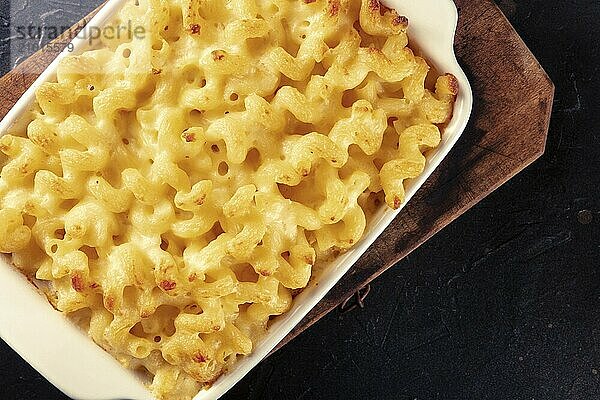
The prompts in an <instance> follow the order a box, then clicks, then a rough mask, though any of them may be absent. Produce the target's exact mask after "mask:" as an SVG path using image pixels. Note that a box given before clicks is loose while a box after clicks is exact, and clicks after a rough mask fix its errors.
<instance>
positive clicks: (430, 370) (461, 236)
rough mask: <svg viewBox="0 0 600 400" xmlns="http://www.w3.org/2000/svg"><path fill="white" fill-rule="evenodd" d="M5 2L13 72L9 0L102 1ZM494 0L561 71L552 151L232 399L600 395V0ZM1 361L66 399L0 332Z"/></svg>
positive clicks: (44, 7)
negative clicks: (362, 304) (362, 301)
mask: <svg viewBox="0 0 600 400" xmlns="http://www.w3.org/2000/svg"><path fill="white" fill-rule="evenodd" d="M0 2H1V3H2V4H0V70H1V72H3V73H4V72H7V71H8V70H9V69H10V68H11V63H12V62H13V61H12V60H11V58H12V59H14V58H15V55H14V54H13V55H12V57H8V54H7V51H8V49H9V37H10V35H11V34H10V30H9V29H7V28H6V23H7V21H6V18H4V17H6V15H7V14H6V12H7V8H8V7H7V4H8V3H12V6H13V9H15V10H16V9H19V10H21V11H19V13H18V16H17V17H18V19H19V20H21V21H29V22H33V23H34V24H37V25H39V24H40V23H42V22H43V21H46V23H52V24H59V25H63V24H65V25H69V24H70V23H74V22H76V21H77V20H78V19H80V17H82V16H84V15H85V14H86V13H87V12H88V11H90V10H92V9H93V8H94V7H95V6H96V5H97V4H99V3H100V0H64V1H58V0H35V1H34V0H31V1H27V0H13V1H12V2H11V1H8V2H7V1H6V0H1V1H0ZM498 3H499V5H500V6H501V8H502V9H503V10H504V12H505V13H506V14H507V16H508V17H509V19H510V20H511V22H512V23H513V24H514V26H515V27H516V29H517V31H519V33H520V34H521V35H522V37H523V39H524V40H525V42H526V43H527V44H528V45H529V47H530V48H531V50H532V51H533V53H534V54H536V56H537V57H538V58H539V60H540V62H541V64H542V65H543V66H544V67H545V68H546V70H547V72H548V73H549V75H550V77H551V78H552V79H553V81H554V82H555V84H556V100H555V104H554V113H553V118H552V123H551V127H550V136H549V139H548V147H547V151H546V154H545V155H544V156H543V157H542V159H541V160H539V161H538V162H536V163H535V164H534V165H533V166H531V167H529V168H528V169H527V170H525V171H524V172H523V173H522V174H520V175H518V176H517V177H516V178H515V179H513V180H512V181H511V182H509V183H508V184H507V185H505V186H503V187H502V188H501V189H499V190H498V191H496V192H495V193H494V194H492V195H491V196H490V197H488V198H487V199H485V200H484V201H482V202H481V203H480V204H479V205H478V206H476V207H475V208H474V209H472V210H471V211H470V212H468V213H467V214H466V215H464V216H463V217H461V218H460V219H459V220H458V221H456V222H455V223H453V224H452V225H451V226H449V227H448V228H446V229H445V230H444V231H442V232H441V233H440V234H438V235H437V236H435V237H434V238H433V239H432V240H430V241H429V242H428V243H427V244H425V245H424V246H422V247H421V248H420V249H418V250H417V251H415V252H414V253H413V254H412V255H411V256H410V257H408V258H407V259H405V260H404V261H402V262H401V263H399V264H398V265H397V266H396V267H395V268H393V269H391V270H390V271H388V272H387V273H385V274H384V275H383V276H382V277H380V278H379V279H377V280H376V281H375V283H374V284H373V290H372V291H371V294H370V296H369V297H368V298H367V300H366V307H365V309H363V310H359V309H357V310H355V311H353V312H350V313H347V314H340V313H339V312H333V313H331V314H330V315H328V316H327V317H326V318H324V319H323V320H322V321H320V322H319V323H318V324H317V325H316V326H314V327H313V328H311V329H310V330H308V331H307V332H305V333H304V334H302V335H301V336H300V337H299V338H298V339H296V340H295V341H293V342H292V343H291V344H289V345H288V346H286V347H285V348H284V349H283V350H281V351H279V352H278V353H277V354H275V355H274V356H272V357H271V358H270V359H268V360H266V361H265V362H263V363H262V364H260V366H258V367H257V368H256V369H255V370H254V371H253V372H252V373H251V374H249V375H248V376H247V377H246V378H245V379H244V380H243V381H242V382H241V383H240V384H239V385H238V386H237V387H236V388H234V389H233V390H232V391H231V392H230V394H229V395H228V396H226V400H232V399H252V400H258V399H273V400H280V399H291V400H302V399H348V400H351V399H410V400H413V399H419V400H424V399H529V400H530V399H535V400H538V399H539V400H544V399H572V400H575V399H585V400H587V399H600V376H599V371H600V289H599V288H600V273H599V270H600V265H599V264H600V196H599V188H600V132H599V128H600V104H599V102H598V93H600V80H599V79H598V69H599V65H600V57H599V51H600V39H599V35H598V34H599V33H600V32H599V30H600V2H598V1H597V0H569V1H565V0H553V1H551V0H535V1H520V2H518V3H516V2H514V1H512V0H499V1H498ZM57 10H58V11H57ZM2 15H4V17H3V16H2ZM42 42H43V40H42ZM0 360H1V361H0V398H2V399H15V400H35V399H43V400H63V399H66V397H65V396H63V395H61V394H60V393H59V392H58V391H57V390H56V389H54V388H53V387H52V386H51V385H50V384H48V383H47V382H46V381H45V380H44V379H43V378H42V377H41V376H40V375H39V374H37V372H35V371H34V370H33V369H32V368H31V367H29V366H28V365H27V364H26V363H25V362H24V361H23V360H21V358H19V357H18V356H17V355H16V354H15V353H14V352H12V350H10V349H9V348H8V347H7V346H6V344H4V343H3V342H1V341H0Z"/></svg>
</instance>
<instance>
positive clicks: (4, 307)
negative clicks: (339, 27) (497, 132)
mask: <svg viewBox="0 0 600 400" xmlns="http://www.w3.org/2000/svg"><path fill="white" fill-rule="evenodd" d="M124 1H126V0H110V1H109V2H108V3H107V4H106V6H104V8H103V9H102V10H101V11H100V12H99V13H98V14H97V15H96V17H95V18H94V19H92V20H91V21H90V23H89V24H88V27H90V26H94V27H102V26H103V25H104V24H105V23H106V22H107V21H108V20H109V19H110V18H111V17H112V15H113V14H114V13H115V12H116V11H117V10H118V9H119V8H120V7H121V5H122V4H123V2H124ZM383 2H384V3H385V4H386V5H387V6H389V7H392V8H395V9H396V10H398V12H399V13H400V14H402V15H405V16H407V17H408V18H409V21H410V28H409V29H410V30H409V34H410V38H411V42H413V43H418V46H419V49H420V51H421V52H422V53H423V54H424V55H425V56H426V57H427V58H428V61H429V62H430V63H431V64H433V65H434V66H435V68H436V69H437V70H438V71H442V72H449V73H452V74H454V75H455V76H456V78H457V79H458V82H459V84H460V94H459V96H458V98H457V101H456V109H455V112H454V116H453V118H452V120H451V122H450V123H449V125H448V126H447V128H446V129H445V131H444V133H443V139H442V142H441V145H440V146H439V147H438V148H437V149H435V150H434V151H431V152H430V153H429V154H428V156H427V166H426V168H425V171H424V172H423V174H422V175H421V176H420V177H418V178H417V179H413V180H411V181H410V182H408V183H407V188H406V189H407V190H406V196H407V201H408V200H410V198H411V197H412V196H413V195H414V194H415V192H416V191H417V190H418V189H419V188H420V187H421V185H422V184H423V183H424V182H425V180H426V179H427V178H428V177H429V176H430V175H431V173H432V172H433V171H434V170H435V168H436V167H437V166H438V165H439V164H440V162H441V161H442V160H443V159H444V157H445V156H446V155H447V154H448V152H449V151H450V149H451V148H452V146H453V145H454V144H455V143H456V141H457V140H458V139H459V137H460V135H461V134H462V132H463V130H464V129H465V126H466V125H467V122H468V120H469V116H470V113H471V108H472V104H473V96H472V92H471V87H470V85H469V82H468V80H467V77H466V76H465V74H464V72H463V71H462V69H461V68H460V66H459V65H458V62H457V61H456V57H455V55H454V50H453V42H454V33H455V30H456V24H457V19H458V14H457V10H456V6H455V5H454V3H453V2H452V0H385V1H383ZM86 29H87V28H86ZM86 37H89V35H86ZM73 45H74V48H75V51H81V50H83V49H85V47H86V46H87V41H86V40H85V39H80V38H76V39H75V40H74V41H73ZM67 54H68V53H66V52H65V53H62V54H61V55H60V56H59V57H58V58H57V60H56V61H55V62H54V63H52V64H51V65H50V66H49V67H48V69H47V70H46V71H45V72H44V73H43V74H42V75H41V76H40V77H39V79H38V80H37V81H36V82H35V83H34V84H33V86H32V87H31V88H30V89H29V90H28V91H27V92H26V93H25V94H24V95H23V97H22V98H21V99H20V100H19V101H18V102H17V104H16V105H15V107H14V108H13V109H12V110H11V111H10V113H9V114H8V115H7V116H6V117H5V118H4V120H3V121H2V122H1V123H0V136H1V135H2V134H4V133H6V131H7V129H8V128H9V127H10V126H11V125H12V124H13V123H14V122H15V121H16V120H17V119H18V117H19V116H20V115H22V113H24V112H25V111H26V110H27V109H28V107H29V106H30V105H31V103H32V102H33V101H34V99H35V89H36V87H37V86H39V84H40V83H42V82H44V81H48V80H51V79H53V78H54V75H55V71H56V66H57V63H58V61H59V60H60V59H61V58H63V57H64V56H65V55H67ZM399 212H400V210H397V211H392V210H390V209H387V208H382V209H381V210H380V212H379V213H377V214H376V216H375V218H374V219H373V221H372V222H371V224H370V226H369V227H368V228H367V234H366V235H365V237H364V238H363V239H362V240H361V241H360V243H358V244H357V246H356V247H355V248H354V249H352V250H351V251H349V252H348V253H346V254H344V255H342V256H340V257H339V258H338V259H336V260H335V261H334V262H332V263H331V264H330V265H328V266H327V268H326V269H325V270H324V272H323V273H322V275H321V276H320V277H319V280H318V283H319V284H318V286H317V285H314V283H313V284H311V285H310V286H309V287H308V288H307V289H306V290H304V291H303V292H302V293H301V294H300V295H299V296H298V297H296V299H295V301H294V305H293V307H292V309H291V310H290V311H289V312H288V313H286V314H285V315H282V316H280V317H278V318H277V319H276V320H275V322H274V323H273V325H272V327H271V328H270V330H269V334H268V335H267V337H265V338H264V339H263V340H262V341H261V342H260V343H258V345H257V346H256V348H255V350H254V353H253V354H252V355H250V356H248V357H245V358H243V359H241V360H240V361H239V362H238V363H237V364H236V365H235V366H234V368H233V369H232V370H230V371H229V372H228V373H227V374H225V375H223V376H222V377H221V378H220V379H219V380H217V382H216V383H215V384H214V385H213V386H212V388H210V389H209V390H206V391H202V392H201V393H199V394H198V396H197V397H196V398H195V400H212V399H217V398H219V397H220V396H222V395H223V394H224V393H225V392H227V391H228V390H229V389H230V388H231V387H233V386H234V385H235V384H236V383H237V382H239V381H240V380H241V379H242V378H243V377H244V375H246V374H247V373H248V372H249V371H250V370H251V369H252V368H253V367H254V366H256V365H257V364H258V363H259V362H260V361H261V360H262V359H263V358H265V357H266V356H267V355H268V354H269V352H270V351H271V350H272V349H273V348H274V347H275V346H276V345H277V344H278V343H279V342H280V341H281V340H282V339H283V338H284V337H285V336H286V335H287V334H288V333H289V332H290V331H291V330H292V329H293V328H294V326H296V324H298V323H299V322H300V320H301V319H302V318H303V317H304V316H305V315H306V314H307V313H308V312H309V311H310V310H311V309H312V308H313V307H314V306H315V305H316V304H317V303H318V302H319V301H320V300H321V299H322V298H323V297H324V296H325V294H326V293H327V292H328V291H329V290H330V289H331V288H332V287H333V286H334V285H335V284H336V282H337V281H338V280H339V279H340V278H341V277H342V276H343V275H344V274H345V273H346V272H347V271H348V270H349V269H350V268H351V267H352V265H353V264H354V263H355V262H356V261H357V260H358V258H359V257H360V256H361V255H362V254H363V253H364V252H365V251H367V249H368V247H369V246H370V245H371V244H372V243H373V241H374V240H375V239H376V238H377V237H378V236H379V235H380V234H381V233H382V232H383V230H384V229H385V228H386V227H387V226H388V225H389V224H390V222H392V220H393V219H394V218H395V217H396V215H398V213H399ZM7 260H8V258H7V257H1V258H0V336H1V337H2V338H3V339H4V340H5V341H6V342H7V343H8V344H9V345H10V346H11V347H12V348H13V349H14V350H15V351H17V352H18V353H19V354H20V355H21V356H22V357H23V358H24V359H25V360H26V361H27V362H29V363H30V364H31V365H32V366H33V367H34V368H35V369H37V370H38V371H39V372H40V373H41V374H42V375H44V376H45V377H46V378H47V379H48V380H49V381H50V382H51V383H53V384H54V385H55V386H56V387H57V388H59V389H60V390H62V391H63V392H64V393H65V394H67V395H68V396H70V397H72V398H74V399H80V400H112V399H131V400H146V399H152V395H151V394H150V392H149V391H148V390H147V389H146V388H145V387H144V385H143V384H142V383H141V382H140V381H139V380H138V379H137V377H136V376H135V375H134V373H132V372H130V371H128V370H126V369H125V368H123V367H122V366H121V365H120V364H119V363H118V362H117V361H116V360H115V359H113V358H112V356H110V355H109V354H107V353H105V352H104V351H103V350H102V349H101V348H100V347H98V346H96V344H94V343H93V342H92V340H91V339H89V338H88V337H87V335H86V334H85V333H83V332H81V331H80V330H79V329H78V328H76V327H75V326H74V325H72V324H71V323H70V322H69V321H68V320H67V319H66V318H65V317H63V316H62V314H60V313H59V312H57V311H55V310H54V309H53V308H52V307H51V306H50V304H49V303H48V301H47V300H46V298H45V297H44V296H43V295H42V294H40V293H39V292H38V291H37V290H36V289H35V288H34V286H33V285H32V284H31V283H29V282H28V281H27V280H26V279H25V278H24V277H23V276H22V275H21V274H20V273H19V272H17V271H16V270H15V269H14V268H13V267H12V266H10V265H9V263H8V261H7Z"/></svg>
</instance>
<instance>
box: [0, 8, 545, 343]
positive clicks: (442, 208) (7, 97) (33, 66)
mask: <svg viewBox="0 0 600 400" xmlns="http://www.w3.org/2000/svg"><path fill="white" fill-rule="evenodd" d="M455 2H456V4H457V6H458V7H459V10H460V21H459V27H458V32H457V36H456V52H457V55H458V58H459V61H460V63H461V65H462V66H463V68H464V69H465V71H466V72H467V75H468V76H469V79H470V81H471V84H472V86H473V91H474V95H475V107H474V110H473V116H472V118H471V121H470V124H469V126H468V127H467V130H466V131H465V133H464V134H463V136H462V138H461V139H460V141H459V142H458V144H457V145H456V147H455V148H454V149H453V150H452V152H451V153H450V154H449V156H448V157H447V159H446V160H445V161H444V162H443V163H442V165H441V166H440V167H439V168H438V169H437V171H436V172H435V173H434V174H433V175H432V176H431V177H430V178H429V180H428V181H427V182H426V183H425V185H424V186H423V188H422V189H421V190H419V192H418V193H417V195H416V196H415V197H414V198H413V199H412V201H411V202H410V203H409V204H408V205H407V206H406V207H405V208H404V210H403V211H402V212H401V213H400V215H399V216H398V217H397V218H396V219H395V220H394V222H393V223H392V224H391V225H390V226H389V227H388V228H387V229H386V230H385V232H384V233H383V234H382V236H381V237H380V238H379V239H378V240H377V241H376V242H375V243H374V244H373V245H372V246H371V248H370V249H369V251H368V252H367V253H366V254H365V255H364V256H363V257H362V258H361V259H360V260H359V261H358V262H357V263H356V264H355V265H354V267H353V268H352V269H351V271H350V272H349V273H348V274H347V275H346V276H345V277H344V278H343V279H342V280H341V281H340V282H339V283H338V284H337V285H336V286H335V287H334V288H333V289H332V291H331V292H330V293H329V294H328V295H327V297H325V299H323V301H321V302H320V303H319V304H318V305H317V306H316V307H315V308H314V309H313V310H312V311H311V312H310V314H309V315H308V316H307V317H306V318H305V319H304V320H303V321H302V322H301V323H300V324H299V325H298V326H297V327H296V328H295V329H294V330H293V331H292V333H290V335H289V336H288V337H287V338H286V339H285V340H284V341H283V342H282V343H281V344H280V346H279V347H281V346H283V345H285V344H286V343H287V342H289V341H290V340H291V339H293V338H294V337H295V336H297V335H298V334H300V333H301V332H302V331H304V330H305V329H307V328H308V327H310V326H311V325H312V324H314V323H315V322H317V321H318V320H319V319H320V318H321V317H323V316H324V315H325V314H327V313H328V312H330V311H331V310H333V309H334V308H336V307H337V306H338V305H340V304H341V303H343V302H344V301H345V300H346V299H348V298H349V297H351V296H352V295H353V294H354V293H355V292H357V291H358V290H359V289H361V288H363V287H365V286H366V285H368V284H369V283H370V282H371V281H372V280H373V279H375V278H376V277H378V276H379V275H380V274H382V273H383V272H384V271H385V270H387V269H388V268H390V267H392V266H393V265H394V264H396V263H397V262H398V261H399V260H401V259H402V258H403V257H405V256H406V255H408V254H409V253H410V252H411V251H413V250H414V249H416V248H417V247H419V246H420V245H421V244H423V243H424V242H425V241H426V240H428V239H429V238H431V237H432V236H433V235H434V234H436V233H437V232H439V231H440V230H441V229H442V228H444V227H445V226H446V225H448V224H449V223H450V222H452V221H453V220H454V219H456V218H457V217H459V216H460V215H462V214H463V213H464V212H465V211H467V210H468V209H469V208H471V207H473V206H474V205H475V204H476V203H477V202H479V201H481V200H482V199H483V198H484V197H486V196H487V195H488V194H490V193H491V192H492V191H494V190H495V189H496V188H498V187H499V186H500V185H502V184H504V183H505V182H506V181H508V180H509V179H510V178H512V177H513V176H514V175H515V174H517V173H518V172H520V171H521V170H522V169H523V168H525V167H526V166H528V165H529V164H531V163H532V162H533V161H534V160H536V159H537V158H538V157H540V156H541V155H542V154H543V152H544V147H545V143H546V136H547V134H548V124H549V122H550V114H551V110H552V100H553V97H554V85H553V84H552V82H551V81H550V79H549V78H548V76H547V75H546V73H545V72H544V70H543V69H542V67H541V66H540V65H539V63H538V62H537V60H536V59H535V57H534V56H533V55H532V54H531V52H530V51H529V49H528V48H527V46H526V45H525V44H524V43H523V41H522V40H521V38H520V37H519V35H518V34H517V33H516V32H515V30H514V29H513V28H512V26H511V25H510V23H509V22H508V20H507V19H506V18H505V17H504V15H503V14H502V12H501V11H500V10H499V9H498V7H497V6H496V5H495V4H494V3H493V2H492V1H490V0H455ZM93 14H94V13H92V14H91V15H89V16H88V17H86V18H85V19H84V20H82V21H81V22H79V23H78V24H77V25H75V26H74V27H72V28H71V29H70V30H69V31H68V32H66V33H65V34H64V35H63V36H61V37H60V38H58V39H56V40H55V43H59V44H62V46H52V48H50V47H48V48H46V49H42V50H40V51H38V52H37V53H35V54H34V55H32V56H31V57H30V58H28V59H27V60H25V61H24V62H23V63H21V64H20V65H19V66H18V67H16V68H15V69H14V70H13V71H11V72H9V73H8V74H7V75H5V76H4V77H2V78H0V118H2V117H4V115H6V113H7V112H8V111H9V110H10V108H11V107H12V106H13V105H14V103H15V102H16V101H17V100H18V99H19V97H20V96H21V95H22V94H23V92H24V91H25V90H26V89H27V88H28V87H29V86H30V85H31V83H33V81H34V80H35V79H36V78H37V76H38V75H39V74H40V73H41V72H42V71H43V69H44V68H45V67H46V66H47V65H49V64H50V63H51V62H52V60H53V59H54V58H55V57H56V55H57V54H58V52H57V51H56V50H57V49H59V48H61V47H64V46H66V44H67V43H68V42H69V38H71V37H73V36H74V35H76V34H77V32H79V30H81V28H82V27H83V26H85V24H86V23H87V21H89V19H90V18H91V16H93Z"/></svg>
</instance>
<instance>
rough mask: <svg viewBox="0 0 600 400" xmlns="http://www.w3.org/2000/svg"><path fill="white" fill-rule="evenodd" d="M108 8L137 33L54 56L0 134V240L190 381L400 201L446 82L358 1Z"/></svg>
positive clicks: (185, 383)
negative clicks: (27, 104)
mask: <svg viewBox="0 0 600 400" xmlns="http://www.w3.org/2000/svg"><path fill="white" fill-rule="evenodd" d="M112 24H113V25H114V26H115V27H116V26H130V27H132V26H133V27H136V28H138V27H143V30H144V32H145V35H144V37H142V38H140V37H134V36H133V35H121V37H120V38H114V37H111V38H109V37H107V36H103V37H102V38H101V39H100V42H99V43H97V44H96V45H95V46H94V47H92V48H90V49H89V50H87V51H85V52H83V53H81V54H78V55H71V56H68V57H66V58H64V59H63V60H62V62H61V63H60V65H59V67H58V72H57V76H56V79H55V81H53V82H48V83H44V84H42V85H41V86H40V87H39V89H38V90H37V96H36V98H37V102H36V104H35V105H34V107H33V109H32V110H31V112H30V113H28V115H27V118H26V120H25V121H23V122H22V123H18V124H16V125H15V126H14V127H13V128H12V129H11V130H10V132H7V133H6V134H5V135H4V136H2V138H1V139H0V151H1V152H2V153H3V156H0V165H1V166H2V170H1V174H0V252H3V253H7V254H8V255H9V257H10V258H11V261H12V263H13V264H14V265H15V266H16V267H18V268H19V269H20V270H21V271H22V272H23V273H24V274H26V275H27V276H29V277H30V278H31V279H32V280H34V281H35V282H36V283H37V284H38V285H39V286H40V287H43V288H44V291H45V292H46V294H47V296H48V298H49V300H50V301H51V303H52V304H53V305H54V307H55V308H56V309H57V310H59V311H61V312H63V313H65V314H66V315H68V316H69V317H70V318H71V319H72V320H73V321H75V322H76V323H77V324H79V325H80V326H81V327H82V328H84V329H86V330H87V331H88V332H89V335H90V336H91V338H92V339H93V340H94V341H95V342H96V343H97V344H98V345H100V346H102V347H103V348H104V349H105V350H106V351H108V352H109V353H111V354H112V355H113V356H114V357H115V358H117V359H118V360H119V361H120V362H121V363H122V364H124V365H125V366H127V367H129V368H132V369H135V370H139V371H143V372H144V373H145V374H146V375H147V376H148V377H149V379H150V381H149V382H150V383H149V384H150V388H151V390H152V391H153V393H154V395H155V396H156V397H157V398H159V399H177V400H181V399H189V398H191V397H193V396H194V395H195V394H196V393H198V391H199V390H201V389H202V388H203V387H207V386H209V385H211V383H212V382H214V381H215V380H216V379H217V378H218V377H219V376H220V375H221V374H222V373H223V372H225V371H226V370H227V369H228V368H229V367H230V366H231V365H232V364H233V363H234V362H235V361H236V359H237V358H238V357H240V356H243V355H247V354H249V353H250V352H252V349H253V347H254V346H255V344H256V343H257V342H258V341H259V340H260V338H261V336H263V335H264V334H265V332H266V331H267V329H268V326H269V321H270V319H271V318H273V317H274V316H277V315H280V314H282V313H285V312H286V311H287V310H288V309H289V308H290V305H291V303H292V301H293V300H292V299H293V295H292V294H293V293H295V292H296V291H297V290H300V289H302V288H304V287H306V286H307V284H308V283H309V279H310V278H311V271H312V269H313V266H314V265H315V263H316V262H318V261H319V260H323V259H326V258H327V257H331V256H332V254H333V255H335V254H339V253H340V252H343V251H345V250H347V249H349V248H351V247H352V246H354V245H355V244H356V243H357V242H359V241H360V240H361V237H362V236H363V233H364V231H365V227H366V225H367V220H368V217H369V212H368V210H369V209H372V207H373V205H375V206H376V205H377V202H378V201H380V202H381V203H382V206H383V203H387V206H389V207H391V208H394V209H395V208H398V207H400V205H401V204H402V203H403V201H404V182H405V180H407V179H410V178H414V177H416V176H418V175H419V174H421V172H422V171H423V168H424V166H425V162H426V159H425V157H424V152H426V151H427V150H429V149H432V148H435V147H436V146H438V144H439V142H440V128H441V127H443V125H444V124H445V123H446V122H447V121H448V120H449V119H450V118H451V116H452V111H453V105H454V101H455V96H456V95H457V91H458V87H457V81H456V79H455V78H454V77H453V76H451V75H442V76H438V75H437V74H435V73H432V72H430V71H431V70H430V67H429V66H428V64H427V62H426V61H425V60H424V59H423V58H421V57H419V56H417V55H415V54H414V52H413V51H411V49H410V48H409V47H408V37H407V28H408V20H407V19H406V18H405V17H403V16H401V15H399V14H398V13H397V12H396V11H394V10H391V9H388V8H386V7H384V6H383V5H382V4H380V3H379V1H377V0H229V1H223V0H138V1H130V2H127V3H126V4H125V5H124V7H123V8H122V9H121V10H120V12H118V13H117V15H116V18H115V20H114V21H113V22H112ZM138 36H139V35H138Z"/></svg>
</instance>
